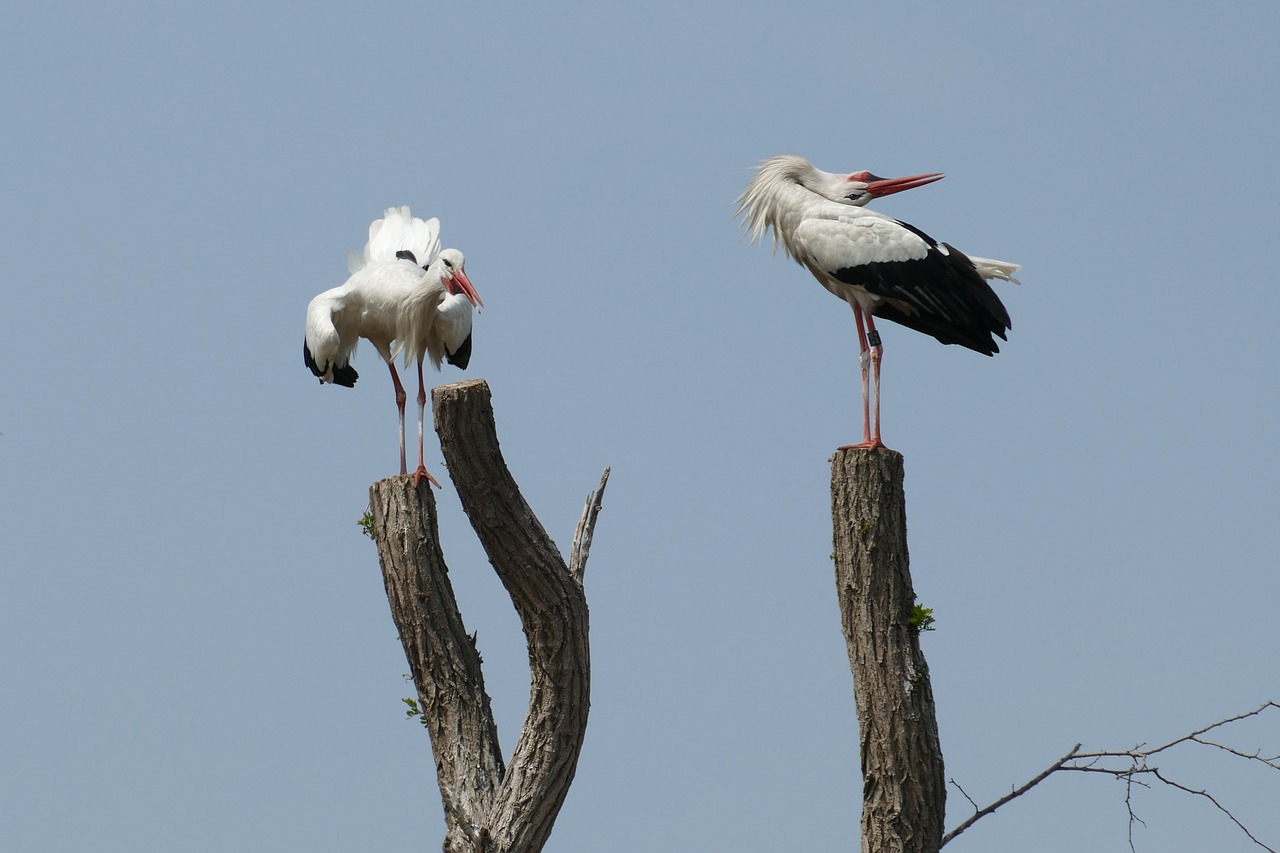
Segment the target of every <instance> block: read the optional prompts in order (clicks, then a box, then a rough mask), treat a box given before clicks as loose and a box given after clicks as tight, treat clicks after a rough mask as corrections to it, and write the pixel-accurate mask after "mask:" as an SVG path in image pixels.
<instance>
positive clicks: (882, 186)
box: [851, 172, 946, 198]
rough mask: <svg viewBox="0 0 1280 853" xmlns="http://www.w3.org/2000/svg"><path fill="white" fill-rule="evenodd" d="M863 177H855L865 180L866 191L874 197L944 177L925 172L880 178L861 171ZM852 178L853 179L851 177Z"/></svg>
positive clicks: (935, 173) (940, 173)
mask: <svg viewBox="0 0 1280 853" xmlns="http://www.w3.org/2000/svg"><path fill="white" fill-rule="evenodd" d="M862 174H864V175H865V177H862V178H857V180H864V181H866V182H867V192H869V193H871V195H872V196H873V197H874V198H879V197H880V196H882V195H893V194H894V193H900V192H902V191H903V190H911V189H915V188H916V187H922V186H924V185H925V184H931V183H933V182H934V181H940V180H942V179H943V178H945V177H946V175H945V174H944V173H942V172H925V173H924V174H922V175H907V176H906V177H905V178H881V177H878V176H877V175H872V174H869V173H862ZM851 180H853V179H851Z"/></svg>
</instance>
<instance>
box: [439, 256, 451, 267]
mask: <svg viewBox="0 0 1280 853" xmlns="http://www.w3.org/2000/svg"><path fill="white" fill-rule="evenodd" d="M441 260H443V261H444V265H445V266H446V267H448V268H449V269H453V262H452V261H450V260H449V259H448V258H442V259H441Z"/></svg>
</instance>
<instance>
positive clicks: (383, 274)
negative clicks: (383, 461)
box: [302, 206, 483, 486]
mask: <svg viewBox="0 0 1280 853" xmlns="http://www.w3.org/2000/svg"><path fill="white" fill-rule="evenodd" d="M419 264H421V266H420V265H419ZM347 267H348V269H350V271H351V277H350V278H348V279H347V281H346V283H345V284H343V285H342V286H341V287H335V288H333V289H332V290H326V291H325V292H324V293H321V294H319V295H318V296H316V297H315V298H314V299H312V300H311V304H310V305H308V306H307V329H306V337H305V339H304V341H303V346H302V356H303V361H304V362H305V363H306V365H307V367H309V368H310V369H311V372H312V373H313V374H315V375H316V376H318V377H319V378H320V382H321V383H325V382H331V383H333V384H335V385H344V386H346V387H348V388H353V387H355V384H356V379H357V378H359V374H358V373H356V370H355V368H354V367H352V366H351V357H352V355H353V354H354V353H355V349H356V344H357V343H358V341H359V339H360V338H365V339H366V340H368V341H369V342H370V343H372V344H373V346H374V348H375V349H377V351H378V354H379V355H380V356H382V359H383V361H385V362H386V363H387V367H388V368H389V370H390V371H391V381H392V383H393V384H394V385H395V394H396V408H397V409H398V410H399V415H400V473H401V474H405V473H406V465H405V452H404V405H405V400H406V398H407V395H406V394H405V390H404V386H403V385H401V384H400V376H399V374H397V373H396V366H395V361H394V359H395V356H396V355H398V354H399V352H400V350H402V349H403V350H404V353H405V365H406V366H408V364H409V360H410V359H417V361H418V468H417V470H416V471H415V472H414V482H415V484H416V483H417V482H419V481H420V480H421V479H422V478H423V477H426V478H427V479H428V480H430V481H431V482H432V483H434V484H435V485H437V486H439V485H440V484H439V483H438V482H436V479H435V478H434V477H432V476H431V475H430V474H429V473H428V472H427V469H426V465H425V464H424V462H423V451H422V421H423V410H424V408H425V405H426V399H427V395H426V387H425V383H424V381H423V376H422V357H423V354H424V353H425V354H427V355H430V356H431V360H432V363H433V364H434V365H435V366H436V368H437V369H439V368H440V364H441V362H442V361H445V360H447V361H448V362H449V363H450V364H453V365H456V366H457V367H460V368H465V367H466V366H467V362H468V361H469V360H470V358H471V308H472V306H475V305H481V304H483V303H481V302H480V296H479V294H477V293H476V291H475V288H474V287H473V286H472V285H471V281H470V279H468V278H467V275H466V272H465V271H464V269H463V256H462V253H461V252H459V251H458V250H457V249H445V250H444V251H443V252H441V251H440V221H439V220H438V219H435V218H432V219H428V220H425V221H424V220H422V219H417V218H414V217H413V215H412V213H411V212H410V210H409V208H408V207H407V206H405V207H392V208H389V209H388V210H387V212H386V213H385V214H384V216H383V218H382V219H378V220H375V221H374V222H373V223H372V224H371V225H370V226H369V242H368V243H367V244H366V245H365V247H364V252H363V253H360V252H348V253H347ZM463 305H465V308H463V307H462V306H463ZM393 344H394V349H393Z"/></svg>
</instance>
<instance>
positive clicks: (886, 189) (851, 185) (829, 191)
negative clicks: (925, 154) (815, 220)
mask: <svg viewBox="0 0 1280 853" xmlns="http://www.w3.org/2000/svg"><path fill="white" fill-rule="evenodd" d="M823 175H824V176H826V177H828V178H829V179H834V180H827V181H826V188H825V189H819V190H817V191H818V192H820V193H821V194H822V195H825V196H826V197H827V198H829V199H831V200H832V201H838V202H840V203H841V204H852V205H855V206H857V207H862V206H863V205H864V204H866V203H867V202H869V201H871V199H873V198H880V196H884V195H893V194H894V193H900V192H902V191H903V190H909V189H914V188H915V187H922V186H924V185H925V184H931V183H933V182H934V181H940V180H942V179H943V178H944V177H945V175H943V173H942V172H925V173H923V174H920V175H907V176H906V177H904V178H882V177H880V176H879V175H873V174H871V173H870V172H854V173H852V174H849V175H828V174H827V173H825V172H824V173H823ZM810 189H815V188H814V187H810Z"/></svg>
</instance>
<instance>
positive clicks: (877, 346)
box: [867, 311, 884, 447]
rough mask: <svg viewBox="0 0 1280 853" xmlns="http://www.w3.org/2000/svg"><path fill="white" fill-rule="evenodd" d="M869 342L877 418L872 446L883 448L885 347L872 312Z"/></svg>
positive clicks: (869, 324)
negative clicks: (882, 392) (882, 394)
mask: <svg viewBox="0 0 1280 853" xmlns="http://www.w3.org/2000/svg"><path fill="white" fill-rule="evenodd" d="M867 340H868V342H869V343H870V344H871V372H872V379H871V385H872V387H873V388H874V389H875V391H874V393H873V395H872V399H873V401H874V411H875V417H874V418H873V419H872V421H871V444H870V446H871V447H883V446H884V442H883V441H881V440H880V360H881V359H882V358H883V357H884V346H883V345H882V344H881V343H880V333H879V332H877V331H876V321H875V318H874V317H872V316H871V312H870V311H868V312H867Z"/></svg>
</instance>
